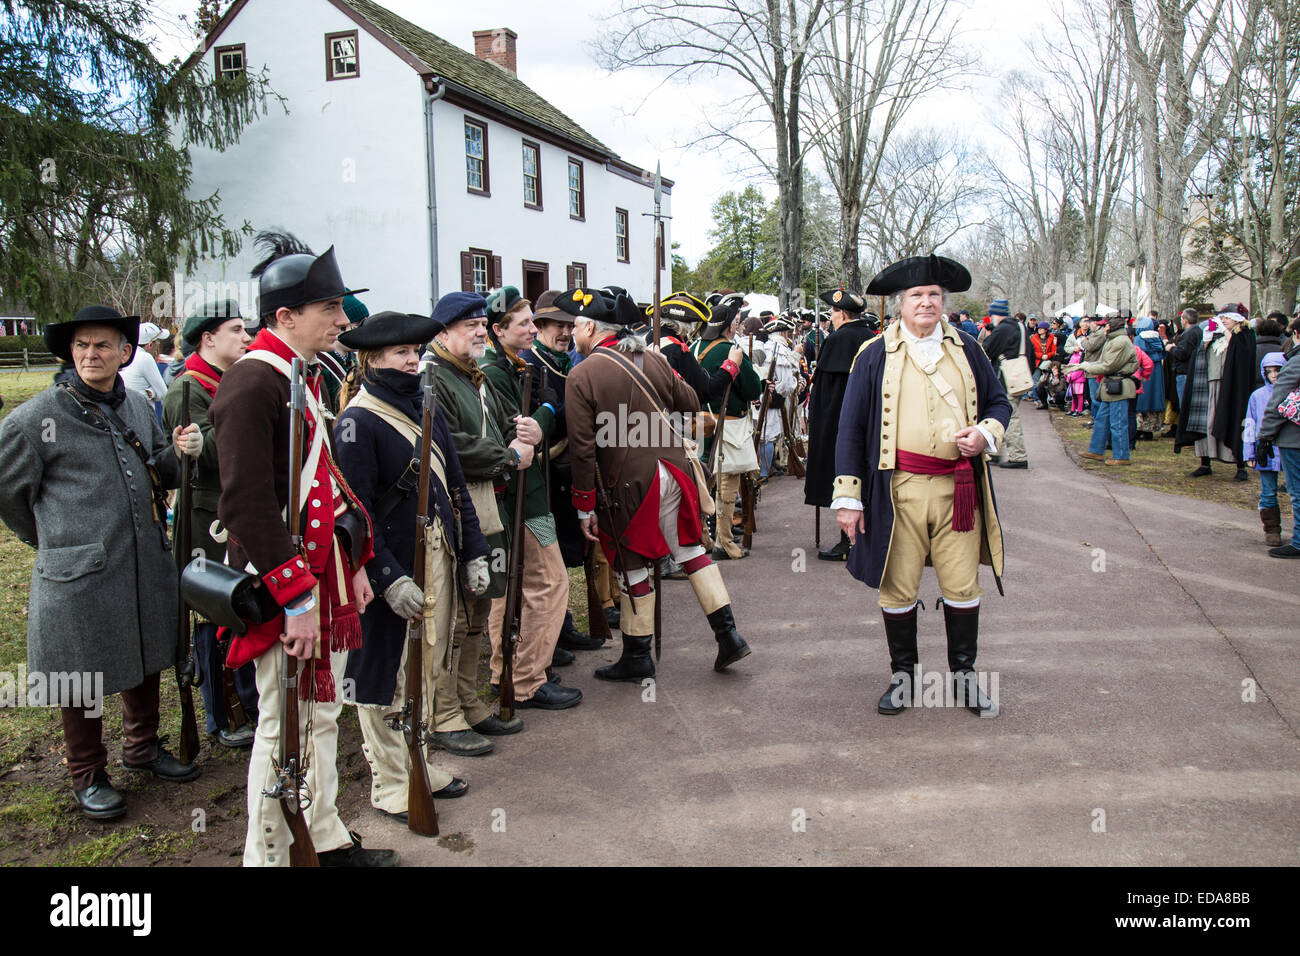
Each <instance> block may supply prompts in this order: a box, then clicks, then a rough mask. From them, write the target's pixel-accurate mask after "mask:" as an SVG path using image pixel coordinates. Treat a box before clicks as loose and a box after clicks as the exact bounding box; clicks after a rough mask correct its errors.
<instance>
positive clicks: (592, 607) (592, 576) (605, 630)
mask: <svg viewBox="0 0 1300 956" xmlns="http://www.w3.org/2000/svg"><path fill="white" fill-rule="evenodd" d="M599 547H600V545H598V544H592V545H590V547H589V548H588V549H587V558H586V560H585V561H584V562H583V566H582V571H583V575H584V576H585V577H586V579H587V631H588V633H590V634H591V636H592V637H598V638H600V639H601V640H602V641H608V640H612V639H613V637H614V633H613V631H611V630H610V628H609V621H607V620H605V606H604V604H602V603H601V600H600V595H599V594H598V593H597V592H596V551H595V549H596V548H599Z"/></svg>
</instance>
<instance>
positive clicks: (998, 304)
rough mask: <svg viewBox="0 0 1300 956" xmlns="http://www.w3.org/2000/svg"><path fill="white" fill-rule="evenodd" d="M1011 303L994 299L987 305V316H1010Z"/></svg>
mask: <svg viewBox="0 0 1300 956" xmlns="http://www.w3.org/2000/svg"><path fill="white" fill-rule="evenodd" d="M1010 314H1011V303H1010V302H1008V301H1007V300H1006V299H994V300H993V301H992V302H990V303H989V315H1010Z"/></svg>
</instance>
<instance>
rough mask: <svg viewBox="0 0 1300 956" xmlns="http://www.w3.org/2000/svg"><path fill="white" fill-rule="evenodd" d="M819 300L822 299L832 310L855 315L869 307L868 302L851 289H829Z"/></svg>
mask: <svg viewBox="0 0 1300 956" xmlns="http://www.w3.org/2000/svg"><path fill="white" fill-rule="evenodd" d="M817 298H819V299H821V300H822V301H823V302H825V303H826V304H827V305H829V306H830V307H831V308H832V309H839V310H841V311H842V312H852V313H853V314H854V315H857V314H858V313H859V312H861V311H862V310H863V309H865V308H866V307H867V300H866V299H864V298H862V296H861V295H859V294H858V293H856V292H854V291H852V290H850V289H827V290H826V291H825V292H823V293H822V294H821V295H819V296H818V297H817Z"/></svg>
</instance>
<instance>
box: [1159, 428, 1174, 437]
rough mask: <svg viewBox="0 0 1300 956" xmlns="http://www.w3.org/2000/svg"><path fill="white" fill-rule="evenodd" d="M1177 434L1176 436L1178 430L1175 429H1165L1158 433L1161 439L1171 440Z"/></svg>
mask: <svg viewBox="0 0 1300 956" xmlns="http://www.w3.org/2000/svg"><path fill="white" fill-rule="evenodd" d="M1177 434H1178V429H1177V428H1166V429H1165V430H1164V431H1162V432H1161V433H1160V437H1161V438H1173V437H1174V436H1176V435H1177Z"/></svg>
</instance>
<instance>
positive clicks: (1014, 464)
mask: <svg viewBox="0 0 1300 956" xmlns="http://www.w3.org/2000/svg"><path fill="white" fill-rule="evenodd" d="M998 467H999V468H1028V467H1029V462H1027V461H1000V462H998Z"/></svg>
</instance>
